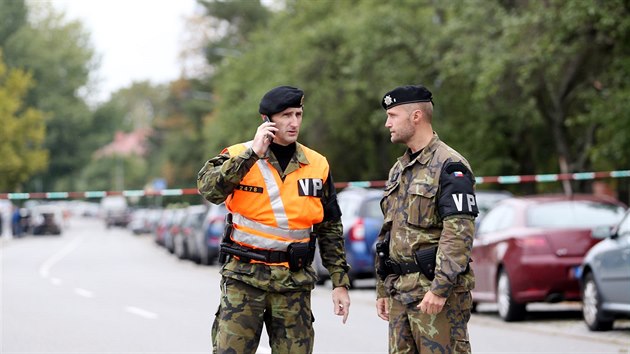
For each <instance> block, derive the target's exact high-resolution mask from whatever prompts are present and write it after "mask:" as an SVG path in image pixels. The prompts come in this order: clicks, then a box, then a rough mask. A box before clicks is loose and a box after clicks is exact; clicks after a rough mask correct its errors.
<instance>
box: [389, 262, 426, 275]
mask: <svg viewBox="0 0 630 354" xmlns="http://www.w3.org/2000/svg"><path fill="white" fill-rule="evenodd" d="M389 266H390V267H391V268H390V269H391V270H392V272H393V273H394V274H398V275H405V274H409V273H418V272H422V269H421V268H420V266H419V265H417V264H416V262H408V263H397V262H394V261H389Z"/></svg>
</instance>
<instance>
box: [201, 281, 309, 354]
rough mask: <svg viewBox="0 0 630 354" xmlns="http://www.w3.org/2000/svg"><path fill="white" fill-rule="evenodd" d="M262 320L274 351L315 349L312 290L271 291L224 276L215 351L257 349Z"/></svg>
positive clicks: (238, 353) (297, 353)
mask: <svg viewBox="0 0 630 354" xmlns="http://www.w3.org/2000/svg"><path fill="white" fill-rule="evenodd" d="M263 323H264V324H265V327H266V328H267V333H268V335H269V344H270V346H271V350H272V352H273V353H287V354H288V353H291V354H302V353H304V354H308V353H312V352H313V338H314V331H313V314H312V312H311V293H310V291H293V292H269V291H264V290H261V289H258V288H256V287H253V286H250V285H248V284H245V283H243V282H240V281H237V280H234V279H230V278H223V280H222V284H221V304H220V305H219V310H218V311H217V315H216V317H215V321H214V324H213V326H212V346H213V353H215V354H228V353H229V354H248V353H251V354H254V353H256V350H257V348H258V344H259V341H260V335H261V333H262V328H263Z"/></svg>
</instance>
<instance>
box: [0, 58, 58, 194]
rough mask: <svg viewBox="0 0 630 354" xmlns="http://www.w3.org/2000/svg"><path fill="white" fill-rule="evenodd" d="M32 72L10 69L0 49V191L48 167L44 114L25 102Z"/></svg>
mask: <svg viewBox="0 0 630 354" xmlns="http://www.w3.org/2000/svg"><path fill="white" fill-rule="evenodd" d="M32 86H33V80H32V78H31V76H30V75H29V74H27V73H25V72H23V71H21V70H18V69H10V70H8V69H7V67H6V65H5V64H4V61H3V60H2V51H0V126H2V129H0V156H2V158H1V159H0V175H1V176H2V178H0V191H7V192H11V191H14V190H16V188H18V187H19V186H20V184H21V183H22V182H24V181H26V180H27V179H28V178H29V177H31V176H32V175H33V174H34V173H37V172H40V171H42V170H44V169H45V168H46V164H47V162H48V152H47V151H46V150H45V149H44V148H43V147H42V145H43V142H44V137H45V131H46V130H45V126H44V114H43V113H42V112H41V111H39V110H37V109H34V108H32V107H28V106H26V105H25V103H24V97H25V96H26V95H27V92H28V90H29V89H30V88H31V87H32Z"/></svg>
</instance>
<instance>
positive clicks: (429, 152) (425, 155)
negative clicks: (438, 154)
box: [398, 132, 440, 167]
mask: <svg viewBox="0 0 630 354" xmlns="http://www.w3.org/2000/svg"><path fill="white" fill-rule="evenodd" d="M439 141H440V137H439V136H438V135H437V133H436V132H433V138H431V141H429V144H428V145H427V146H425V147H424V148H423V149H422V150H421V151H420V154H418V156H416V158H415V159H411V154H410V153H409V149H407V150H405V154H404V155H402V156H401V157H399V158H398V161H399V162H400V164H401V165H402V166H404V167H408V166H411V165H413V164H414V163H416V162H418V163H419V164H421V165H426V164H427V163H429V161H431V158H432V157H433V154H434V153H435V149H436V148H437V143H438V142H439Z"/></svg>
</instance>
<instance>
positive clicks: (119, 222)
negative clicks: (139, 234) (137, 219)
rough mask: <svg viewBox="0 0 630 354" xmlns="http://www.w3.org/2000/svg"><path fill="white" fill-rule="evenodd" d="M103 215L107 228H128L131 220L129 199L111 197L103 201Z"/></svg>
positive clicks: (119, 196)
mask: <svg viewBox="0 0 630 354" xmlns="http://www.w3.org/2000/svg"><path fill="white" fill-rule="evenodd" d="M101 213H102V215H103V219H105V226H106V227H107V228H110V227H112V226H121V227H127V224H128V223H129V220H130V219H131V212H130V210H129V206H128V204H127V199H126V198H125V197H124V196H122V195H109V196H105V197H103V199H101Z"/></svg>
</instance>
